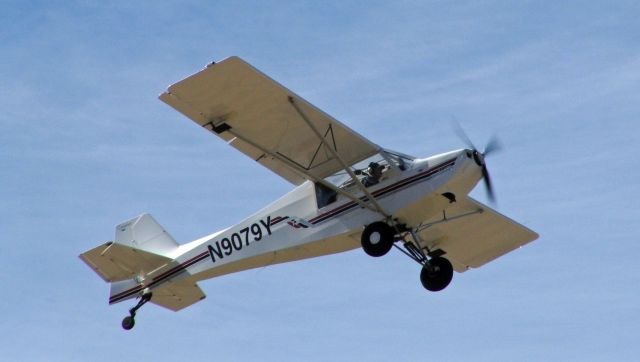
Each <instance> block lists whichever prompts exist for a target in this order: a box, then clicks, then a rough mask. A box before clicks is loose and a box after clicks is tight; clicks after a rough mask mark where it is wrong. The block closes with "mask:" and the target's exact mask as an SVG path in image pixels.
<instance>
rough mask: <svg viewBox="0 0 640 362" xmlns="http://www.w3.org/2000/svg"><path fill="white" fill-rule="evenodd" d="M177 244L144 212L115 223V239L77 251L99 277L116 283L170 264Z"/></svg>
mask: <svg viewBox="0 0 640 362" xmlns="http://www.w3.org/2000/svg"><path fill="white" fill-rule="evenodd" d="M177 248H178V243H177V242H176V241H175V240H174V239H173V238H172V237H171V235H169V233H167V232H166V231H165V230H164V229H163V228H162V226H160V224H158V223H157V222H156V221H155V220H154V219H153V217H152V216H151V215H149V214H143V215H140V216H138V217H136V218H133V219H131V220H129V221H127V222H124V223H122V224H120V225H118V226H116V237H115V241H109V242H107V243H105V244H103V245H100V246H98V247H95V248H93V249H91V250H89V251H86V252H84V253H82V254H80V259H82V260H83V261H84V262H85V263H86V264H87V265H89V267H91V269H93V270H94V271H95V272H96V273H98V275H99V276H100V277H102V279H104V280H105V281H107V282H117V281H122V280H127V279H132V278H135V277H136V276H142V275H146V274H148V273H149V272H151V271H153V270H155V269H157V268H159V267H161V266H163V265H165V264H167V263H170V262H171V261H172V260H173V258H172V257H170V255H171V252H173V251H175V250H176V249H177Z"/></svg>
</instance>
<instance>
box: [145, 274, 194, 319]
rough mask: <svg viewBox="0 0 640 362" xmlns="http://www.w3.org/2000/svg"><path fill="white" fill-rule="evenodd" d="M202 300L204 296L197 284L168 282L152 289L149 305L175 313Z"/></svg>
mask: <svg viewBox="0 0 640 362" xmlns="http://www.w3.org/2000/svg"><path fill="white" fill-rule="evenodd" d="M204 298H206V295H205V294H204V292H203V291H202V289H200V287H199V286H198V284H196V283H195V282H189V281H188V280H186V279H185V280H181V281H178V282H169V283H166V284H163V285H162V286H161V287H159V288H156V289H154V290H153V296H152V297H151V303H154V304H157V305H159V306H162V307H165V308H167V309H171V310H172V311H174V312H177V311H179V310H180V309H183V308H186V307H188V306H190V305H192V304H194V303H197V302H199V301H201V300H203V299H204Z"/></svg>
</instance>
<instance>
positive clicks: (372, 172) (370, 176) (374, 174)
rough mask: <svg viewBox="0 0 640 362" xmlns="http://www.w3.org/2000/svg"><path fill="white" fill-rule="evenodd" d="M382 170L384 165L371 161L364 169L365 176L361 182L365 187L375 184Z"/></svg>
mask: <svg viewBox="0 0 640 362" xmlns="http://www.w3.org/2000/svg"><path fill="white" fill-rule="evenodd" d="M383 170H384V166H382V165H380V164H379V163H377V162H371V163H370V164H369V167H368V168H367V171H366V174H367V176H366V177H365V178H364V179H363V182H362V184H363V185H364V186H365V187H369V186H373V185H375V184H377V183H378V182H380V177H381V176H382V171H383Z"/></svg>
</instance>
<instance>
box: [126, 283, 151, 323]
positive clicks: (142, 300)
mask: <svg viewBox="0 0 640 362" xmlns="http://www.w3.org/2000/svg"><path fill="white" fill-rule="evenodd" d="M152 295H153V293H151V292H150V291H146V292H144V293H143V294H142V297H140V301H139V302H138V304H136V306H135V307H133V308H131V309H129V315H128V316H126V317H124V319H123V320H122V328H124V329H125V330H127V331H128V330H130V329H131V328H133V326H135V325H136V319H135V318H136V312H137V311H138V309H140V307H142V306H143V305H144V304H145V303H147V302H148V301H150V300H151V297H152Z"/></svg>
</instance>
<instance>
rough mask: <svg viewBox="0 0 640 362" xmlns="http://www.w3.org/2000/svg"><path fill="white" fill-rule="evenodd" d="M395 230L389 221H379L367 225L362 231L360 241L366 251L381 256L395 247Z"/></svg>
mask: <svg viewBox="0 0 640 362" xmlns="http://www.w3.org/2000/svg"><path fill="white" fill-rule="evenodd" d="M394 235H395V231H394V230H393V228H392V227H391V226H389V225H388V224H387V223H385V222H382V221H378V222H374V223H372V224H369V225H367V227H365V228H364V231H363V232H362V237H361V239H360V242H361V244H362V249H363V250H364V252H365V253H367V254H369V255H371V256H375V257H379V256H383V255H385V254H386V253H388V252H389V250H391V248H392V247H393V242H394V238H393V237H394Z"/></svg>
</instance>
